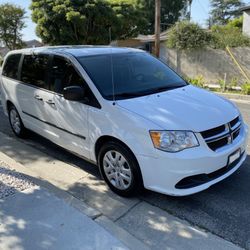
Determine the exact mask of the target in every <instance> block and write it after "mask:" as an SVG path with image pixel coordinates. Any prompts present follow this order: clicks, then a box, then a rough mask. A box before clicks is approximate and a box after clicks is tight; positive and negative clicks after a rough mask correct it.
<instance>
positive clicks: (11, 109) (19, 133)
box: [8, 104, 27, 138]
mask: <svg viewBox="0 0 250 250" xmlns="http://www.w3.org/2000/svg"><path fill="white" fill-rule="evenodd" d="M13 114H16V119H18V120H19V128H20V129H17V128H16V127H15V125H13V121H12V118H11V117H12V115H13ZM8 115H9V123H10V126H11V129H12V131H13V132H14V134H15V135H16V136H17V137H19V138H25V137H26V135H27V130H26V128H25V127H24V125H23V122H22V119H21V117H20V115H19V113H18V111H17V109H16V107H15V106H14V105H13V104H11V105H10V107H9V109H8Z"/></svg>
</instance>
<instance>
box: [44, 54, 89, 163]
mask: <svg viewBox="0 0 250 250" xmlns="http://www.w3.org/2000/svg"><path fill="white" fill-rule="evenodd" d="M84 85H86V83H85V81H84V79H83V78H82V77H81V75H80V74H79V73H78V72H77V70H76V69H75V67H74V66H73V65H72V63H71V62H70V61H69V60H67V59H65V58H63V57H60V56H54V58H53V61H52V66H51V71H50V91H51V92H52V93H53V94H50V95H48V96H47V98H46V100H45V117H46V121H47V123H48V124H50V125H51V132H52V133H53V134H54V136H55V137H56V138H57V139H56V140H57V143H58V144H59V145H61V146H62V147H64V148H66V149H68V150H70V151H72V152H75V153H77V154H79V155H81V156H84V157H86V158H89V143H88V142H89V141H88V110H89V106H88V105H86V104H84V103H82V102H75V101H68V100H65V99H64V97H63V95H62V93H63V89H64V88H65V87H68V86H84Z"/></svg>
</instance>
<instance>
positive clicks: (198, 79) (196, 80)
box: [186, 75, 205, 88]
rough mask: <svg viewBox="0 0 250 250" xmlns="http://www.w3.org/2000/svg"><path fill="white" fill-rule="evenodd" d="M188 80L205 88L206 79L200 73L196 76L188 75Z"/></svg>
mask: <svg viewBox="0 0 250 250" xmlns="http://www.w3.org/2000/svg"><path fill="white" fill-rule="evenodd" d="M186 81H187V82H189V83H191V84H192V85H195V86H197V87H200V88H205V81H204V77H203V76H202V75H198V76H196V77H195V78H189V77H186Z"/></svg>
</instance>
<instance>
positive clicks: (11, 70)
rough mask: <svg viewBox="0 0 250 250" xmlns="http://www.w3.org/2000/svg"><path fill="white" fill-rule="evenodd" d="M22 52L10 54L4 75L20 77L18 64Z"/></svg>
mask: <svg viewBox="0 0 250 250" xmlns="http://www.w3.org/2000/svg"><path fill="white" fill-rule="evenodd" d="M20 58H21V54H14V55H10V56H8V58H7V59H6V62H5V64H4V68H3V73H2V74H3V75H4V76H7V77H9V78H12V79H17V78H18V65H19V62H20Z"/></svg>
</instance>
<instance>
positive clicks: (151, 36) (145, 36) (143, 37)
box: [134, 31, 168, 42]
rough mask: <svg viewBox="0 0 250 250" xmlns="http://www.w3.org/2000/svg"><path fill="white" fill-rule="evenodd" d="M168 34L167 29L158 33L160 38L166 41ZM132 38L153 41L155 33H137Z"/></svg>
mask: <svg viewBox="0 0 250 250" xmlns="http://www.w3.org/2000/svg"><path fill="white" fill-rule="evenodd" d="M167 36H168V31H164V32H162V33H161V34H160V40H161V41H166V40H167ZM134 39H136V40H140V41H141V42H153V41H154V40H155V35H138V36H137V37H135V38H134Z"/></svg>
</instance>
